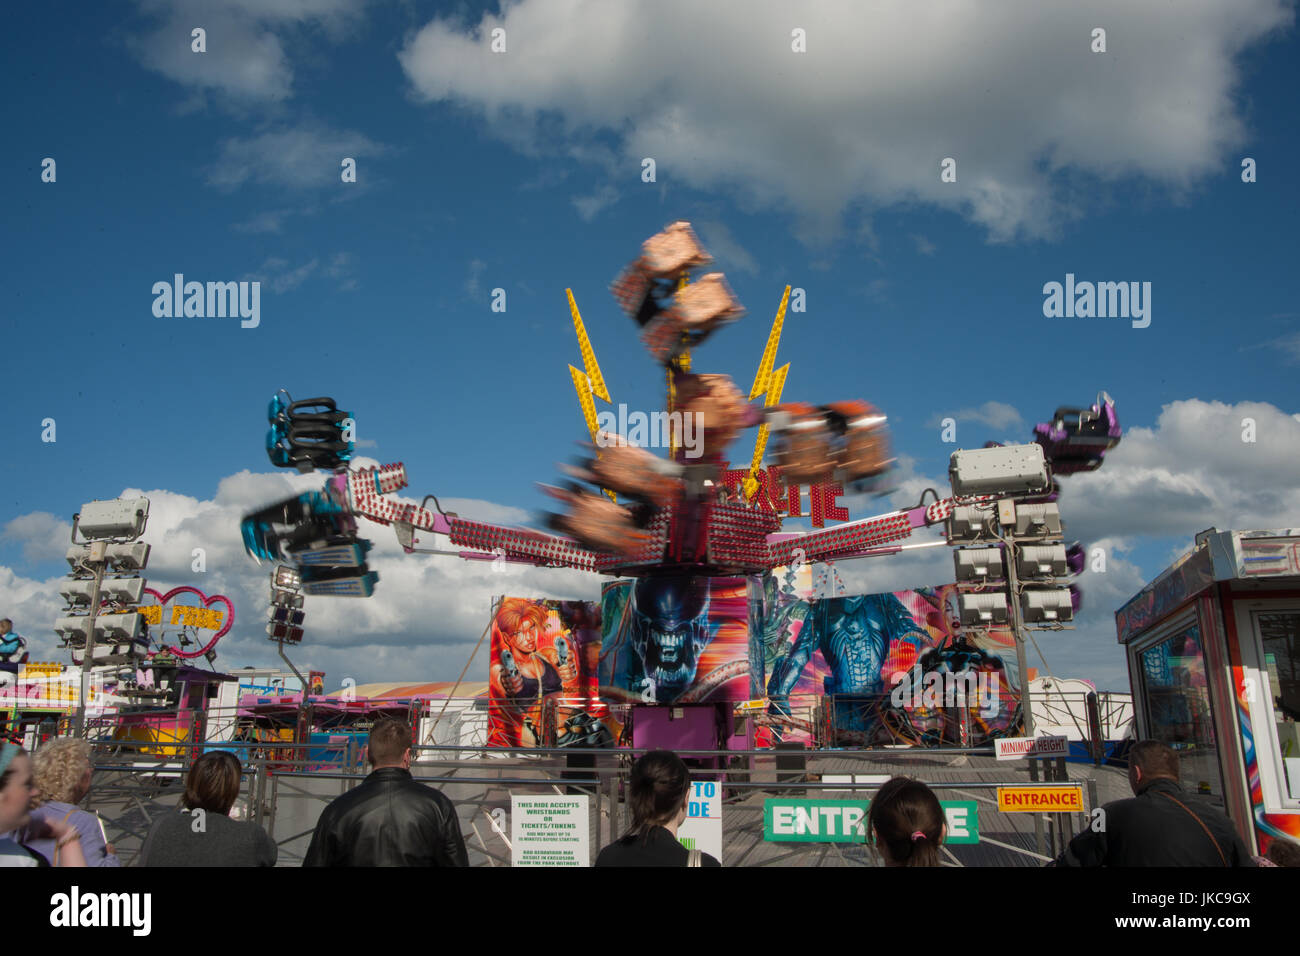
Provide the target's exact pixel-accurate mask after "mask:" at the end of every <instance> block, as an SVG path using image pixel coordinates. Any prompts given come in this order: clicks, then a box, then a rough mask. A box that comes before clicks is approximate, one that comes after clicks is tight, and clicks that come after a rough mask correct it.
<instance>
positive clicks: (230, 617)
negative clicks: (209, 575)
mask: <svg viewBox="0 0 1300 956" xmlns="http://www.w3.org/2000/svg"><path fill="white" fill-rule="evenodd" d="M144 593H145V594H148V595H151V596H152V597H155V598H157V599H158V605H159V607H163V606H165V605H166V604H167V602H168V601H170V600H171V599H172V598H174V597H176V595H178V594H194V595H196V596H197V597H198V599H199V600H200V601H202V602H203V607H205V608H210V607H212V605H213V604H214V603H216V602H218V601H220V602H221V603H222V604H224V605H225V606H226V617H225V620H224V621H223V622H222V624H221V628H220V629H219V630H217V631H216V632H215V633H214V634H213V635H212V639H211V640H209V641H208V643H207V644H205V645H204V646H203V647H201V648H199V649H198V650H196V651H186V650H184V649H182V648H180V647H173V646H164V650H167V651H170V652H171V653H173V654H175V655H176V656H177V657H202V656H203V655H204V654H206V653H207V652H208V651H210V650H212V648H214V647H216V646H217V641H219V640H221V639H222V638H223V637H225V636H226V633H227V632H228V631H229V630H230V628H231V626H232V625H233V624H234V623H235V607H234V605H233V604H231V603H230V599H229V598H228V597H226V596H225V595H224V594H214V595H212V597H208V596H207V595H206V594H204V593H203V592H202V591H200V590H199V589H198V588H195V587H190V586H189V585H188V584H186V585H182V586H181V587H178V588H172V589H171V590H170V591H168V592H167V593H166V594H159V593H158V592H157V591H155V590H154V589H153V588H145V589H144Z"/></svg>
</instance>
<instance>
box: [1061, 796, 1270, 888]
mask: <svg viewBox="0 0 1300 956" xmlns="http://www.w3.org/2000/svg"><path fill="white" fill-rule="evenodd" d="M1171 797H1172V798H1173V799H1170V798H1171ZM1174 800H1177V801H1178V802H1179V803H1182V804H1183V806H1184V807H1186V808H1187V809H1186V810H1184V809H1183V807H1180V806H1179V805H1178V803H1175V802H1174ZM1102 810H1103V811H1105V812H1104V814H1103V815H1102V817H1101V818H1100V819H1099V820H1098V825H1100V826H1101V827H1102V828H1101V829H1096V830H1094V829H1093V827H1091V826H1090V827H1089V828H1088V829H1087V830H1084V831H1083V832H1082V833H1080V834H1079V835H1078V836H1076V837H1075V838H1074V839H1073V840H1071V841H1070V845H1069V846H1068V847H1066V850H1065V852H1064V853H1062V854H1061V855H1060V856H1059V857H1057V860H1056V865H1057V866H1223V865H1224V861H1225V860H1226V861H1227V865H1228V866H1254V865H1255V864H1254V862H1253V861H1252V860H1251V858H1250V853H1249V852H1248V851H1247V850H1246V846H1245V844H1244V843H1242V841H1241V838H1240V837H1239V836H1237V831H1236V828H1235V827H1234V826H1233V825H1232V821H1231V820H1229V819H1228V818H1227V817H1226V816H1224V815H1223V813H1222V812H1220V811H1219V810H1217V809H1215V808H1214V807H1211V806H1209V805H1207V804H1206V803H1204V802H1202V801H1201V800H1200V799H1199V798H1197V797H1193V796H1191V795H1189V794H1187V793H1184V792H1183V788H1182V787H1180V786H1179V785H1178V783H1177V782H1175V781H1173V780H1169V779H1168V778H1160V777H1158V778H1156V779H1155V780H1152V781H1151V782H1150V783H1146V784H1143V785H1142V786H1141V787H1139V788H1138V792H1137V796H1135V797H1133V798H1131V799H1129V800H1116V801H1115V802H1114V803H1108V804H1106V805H1105V806H1104V807H1103V808H1102ZM1189 811H1190V812H1189ZM1192 814H1195V815H1196V819H1193V818H1192ZM1197 820H1200V823H1198V822H1197ZM1201 823H1204V824H1205V827H1204V828H1202V826H1201ZM1206 829H1208V830H1209V831H1210V832H1209V833H1208V834H1207V833H1206V832H1205V831H1206ZM1211 834H1212V835H1213V839H1211ZM1215 843H1217V844H1218V847H1219V848H1218V849H1217V850H1216V849H1215ZM1220 852H1221V853H1222V854H1223V856H1222V857H1220V855H1219V854H1220Z"/></svg>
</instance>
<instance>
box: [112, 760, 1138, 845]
mask: <svg viewBox="0 0 1300 956" xmlns="http://www.w3.org/2000/svg"><path fill="white" fill-rule="evenodd" d="M121 744H122V742H121V741H112V742H105V743H104V744H103V745H101V746H100V747H99V748H97V750H98V751H99V752H98V753H97V756H96V764H95V778H94V786H93V788H92V791H91V794H90V796H89V798H88V800H87V806H88V809H92V810H95V811H96V812H98V813H99V815H100V817H101V819H102V820H103V822H104V825H105V830H106V832H107V833H108V836H109V841H110V842H111V843H113V844H114V845H115V846H116V848H117V850H118V853H119V857H120V858H121V859H122V862H123V864H125V865H133V864H135V863H138V860H139V852H140V848H141V846H142V845H143V842H144V839H145V837H146V835H147V833H148V831H149V828H150V827H151V826H152V825H153V821H154V820H155V819H156V818H157V816H158V815H159V814H161V813H169V812H175V807H176V806H177V804H178V802H179V798H180V795H181V793H182V792H183V789H184V785H183V774H184V772H185V769H186V767H187V765H188V762H189V760H188V758H189V755H190V754H192V753H193V749H194V748H195V747H196V746H198V747H201V748H202V749H206V750H210V749H213V744H211V743H209V744H200V745H194V744H187V743H184V742H176V743H173V744H169V746H170V747H171V748H173V751H174V754H173V755H169V756H158V755H153V754H146V753H140V752H138V751H135V750H131V749H123V748H122V746H121ZM217 746H219V747H220V749H225V750H229V751H231V752H234V753H236V754H237V755H238V756H239V757H240V760H241V763H242V765H243V767H244V778H243V784H242V791H241V797H240V800H239V802H238V804H237V806H236V809H235V811H233V812H232V816H235V817H238V818H243V819H248V820H252V821H254V822H256V823H258V824H260V825H261V826H262V827H264V828H265V829H266V830H267V832H268V834H270V836H271V837H272V839H273V840H274V841H275V843H276V845H277V847H278V850H279V861H278V865H281V866H295V865H299V864H300V863H301V862H302V859H303V857H304V856H305V854H306V850H307V846H308V844H309V842H310V838H311V834H312V832H313V830H314V828H315V824H316V820H317V818H318V817H319V815H320V812H321V810H322V809H323V808H324V807H325V805H326V804H327V803H328V802H329V801H331V800H333V799H334V798H336V797H337V796H339V795H340V794H342V793H344V792H346V791H347V790H349V789H351V787H353V786H356V785H357V784H358V783H359V782H360V781H361V780H362V779H363V778H364V776H365V768H364V767H363V766H362V765H361V761H360V753H359V750H355V749H353V748H352V747H351V746H349V747H348V748H347V752H346V753H345V754H344V755H343V756H342V759H340V760H338V761H336V762H334V763H321V762H320V761H319V760H313V759H310V755H309V754H305V753H298V752H296V751H305V750H306V749H307V748H306V746H305V745H296V746H295V747H292V748H291V747H279V748H275V750H276V752H275V753H267V747H266V745H265V744H264V743H261V742H224V743H221V744H219V745H217ZM413 750H414V753H413V756H412V759H413V765H412V774H413V776H414V777H415V779H416V780H419V781H420V782H422V783H425V784H427V785H429V786H433V787H436V788H438V789H439V790H441V791H442V792H443V793H444V794H445V795H446V796H447V797H448V798H449V799H450V800H451V802H452V804H453V805H454V806H455V807H456V811H457V816H458V818H459V820H460V823H461V830H462V833H463V835H464V837H465V842H466V847H467V849H468V851H469V855H470V864H471V865H474V866H509V865H510V859H511V827H510V812H511V798H512V796H522V795H525V794H533V795H536V794H548V793H553V794H583V795H586V796H588V797H589V799H590V803H589V807H590V834H589V839H590V846H591V849H592V854H593V858H594V855H595V852H596V851H597V850H598V849H599V848H600V847H601V846H604V845H605V844H607V843H609V842H611V841H612V840H613V839H615V838H617V837H618V836H619V835H621V834H622V833H623V832H625V830H626V829H627V827H628V826H629V824H630V818H629V813H628V808H627V804H626V800H625V795H626V787H627V778H628V771H629V769H630V766H631V762H632V760H633V759H634V757H635V754H634V753H632V752H630V751H627V750H609V749H600V750H585V749H584V750H580V749H574V748H563V749H528V750H523V749H519V750H503V749H494V750H491V751H486V750H483V749H479V748H466V747H463V746H421V747H416V748H413ZM286 751H295V752H293V753H289V752H286ZM679 753H680V755H681V756H682V757H683V758H685V759H687V760H688V762H689V761H696V762H704V761H710V762H715V763H720V764H721V766H712V767H708V768H706V769H701V770H699V771H698V772H697V773H693V778H694V779H710V780H713V781H716V782H717V783H718V785H719V786H720V788H721V791H722V804H723V843H724V847H723V863H724V864H725V865H728V866H779V865H789V866H811V865H818V866H821V865H876V864H878V863H879V860H878V858H877V857H876V856H875V854H874V853H873V851H872V850H871V849H870V848H869V847H867V846H865V845H861V844H839V843H828V844H819V843H794V844H791V843H774V842H768V841H766V840H765V839H764V831H763V807H764V801H765V800H766V799H768V798H771V797H795V796H797V797H827V798H837V799H863V800H866V799H870V797H871V795H872V794H873V793H874V792H875V791H876V790H877V789H879V787H880V786H881V784H882V783H883V782H884V780H886V779H888V778H889V777H891V776H895V775H900V774H901V775H906V776H911V777H914V778H917V779H920V780H922V781H924V782H925V783H926V784H928V785H929V786H930V787H931V788H932V789H933V790H935V791H936V793H937V795H938V796H939V797H940V799H950V800H955V799H963V800H973V801H975V802H976V803H977V805H978V807H979V810H980V812H979V829H980V842H979V843H978V844H974V845H952V846H945V847H944V848H943V855H944V860H945V863H946V864H947V865H952V866H988V865H993V866H1039V865H1042V864H1043V863H1044V862H1046V861H1047V860H1049V859H1051V858H1052V857H1054V856H1056V855H1057V854H1058V853H1059V852H1061V850H1062V849H1063V848H1064V844H1065V841H1066V840H1068V839H1069V837H1070V835H1072V834H1073V833H1074V832H1077V831H1079V830H1081V829H1082V828H1083V827H1084V826H1086V825H1087V822H1088V817H1087V813H1086V812H1085V813H1083V814H1063V813H1057V814H1025V813H1018V814H1002V813H999V812H998V811H997V806H996V803H997V802H996V789H997V787H999V786H1012V785H1025V784H1029V783H1034V782H1038V783H1040V784H1051V783H1057V784H1061V783H1067V782H1068V783H1072V784H1076V785H1079V786H1082V787H1083V788H1084V794H1085V798H1086V799H1085V804H1086V806H1085V811H1087V810H1089V809H1091V808H1092V807H1095V806H1097V805H1098V804H1099V802H1104V801H1105V800H1107V799H1113V798H1115V797H1117V796H1120V795H1124V794H1125V781H1124V778H1123V775H1122V773H1121V772H1119V771H1117V770H1112V769H1110V768H1094V767H1090V766H1088V767H1085V766H1083V765H1078V764H1070V765H1065V764H1063V763H1062V764H1060V765H1059V766H1052V765H1048V766H1046V767H1044V768H1043V771H1042V772H1039V771H1038V768H1037V767H1034V770H1033V772H1032V773H1031V770H1030V767H1031V765H1030V764H1027V763H1025V762H998V761H995V760H994V759H993V758H992V756H991V755H990V754H989V751H988V750H987V749H971V748H965V749H962V748H944V749H937V750H915V749H906V750H904V749H897V750H895V749H888V750H831V751H826V750H821V751H814V750H807V751H805V750H790V751H780V750H778V751H773V750H752V751H739V752H737V751H681V752H679ZM489 755H490V757H491V758H492V759H484V758H485V757H487V756H489ZM1067 767H1068V771H1067V770H1066V769H1065V768H1067ZM1039 777H1042V778H1044V779H1041V780H1038V779H1037V778H1039Z"/></svg>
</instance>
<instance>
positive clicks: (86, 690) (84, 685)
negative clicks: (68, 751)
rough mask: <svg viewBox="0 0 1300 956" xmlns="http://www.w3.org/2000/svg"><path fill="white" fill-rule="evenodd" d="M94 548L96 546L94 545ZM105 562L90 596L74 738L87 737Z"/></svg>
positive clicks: (97, 565)
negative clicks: (87, 718) (100, 594)
mask: <svg viewBox="0 0 1300 956" xmlns="http://www.w3.org/2000/svg"><path fill="white" fill-rule="evenodd" d="M91 547H92V548H93V547H94V545H93V544H92V545H91ZM105 564H106V562H105V560H104V559H103V558H101V559H100V560H99V561H98V562H95V590H94V593H93V594H91V596H90V617H88V618H87V619H86V621H87V623H86V650H85V657H83V658H82V659H81V694H80V696H79V699H78V701H77V718H76V722H75V724H74V725H73V729H72V736H74V737H84V736H86V701H87V700H89V699H90V668H91V666H92V665H93V663H94V660H95V618H96V617H98V616H99V589H100V587H101V586H102V585H103V583H104V565H105Z"/></svg>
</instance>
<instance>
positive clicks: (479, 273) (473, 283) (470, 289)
mask: <svg viewBox="0 0 1300 956" xmlns="http://www.w3.org/2000/svg"><path fill="white" fill-rule="evenodd" d="M486 269H487V263H486V262H484V261H483V260H482V259H471V260H470V263H469V275H468V276H467V277H466V279H465V294H466V295H467V296H469V297H470V298H471V299H475V298H478V295H479V292H480V291H481V290H480V288H479V280H480V279H481V278H482V277H483V272H484V271H485V270H486Z"/></svg>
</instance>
